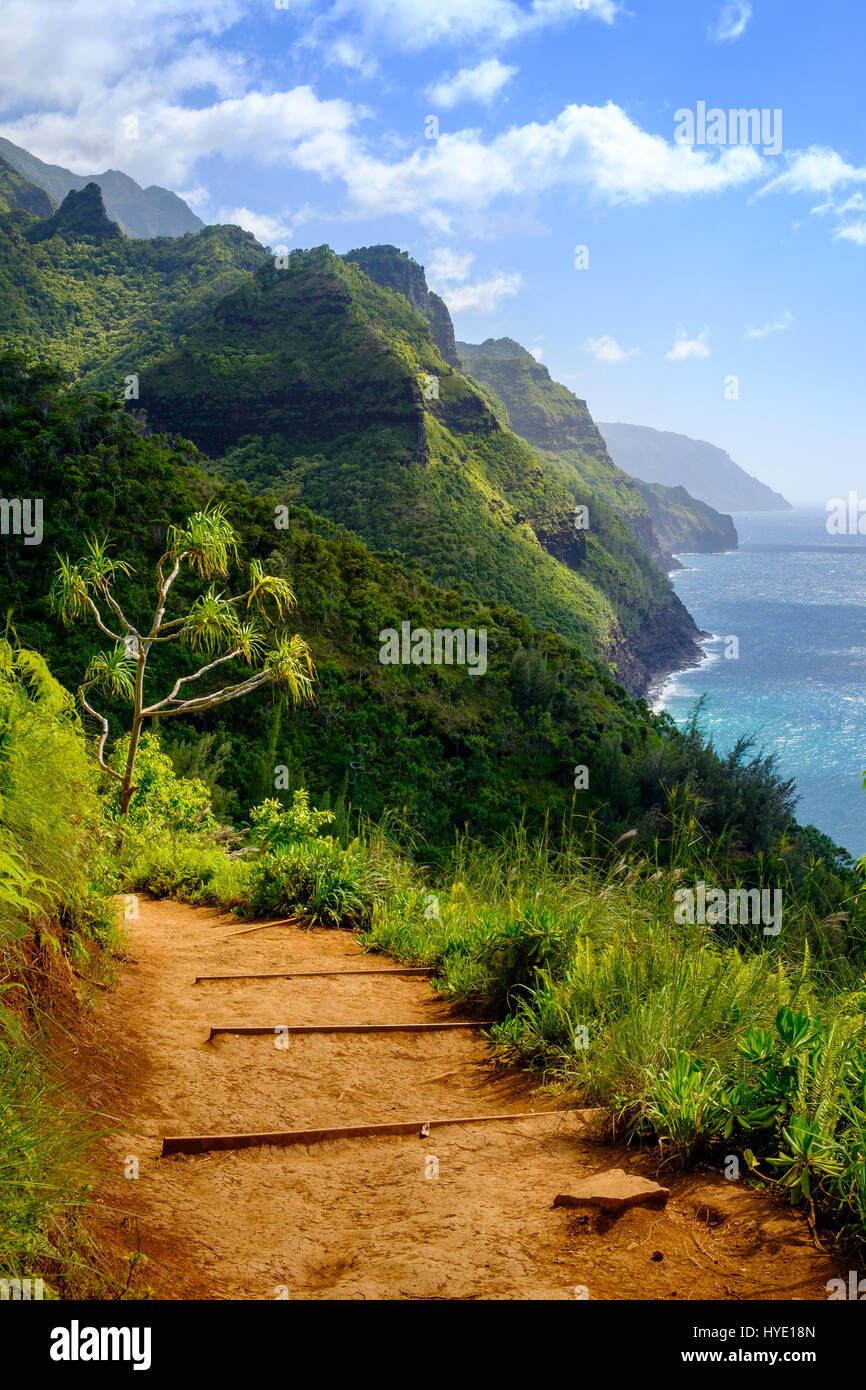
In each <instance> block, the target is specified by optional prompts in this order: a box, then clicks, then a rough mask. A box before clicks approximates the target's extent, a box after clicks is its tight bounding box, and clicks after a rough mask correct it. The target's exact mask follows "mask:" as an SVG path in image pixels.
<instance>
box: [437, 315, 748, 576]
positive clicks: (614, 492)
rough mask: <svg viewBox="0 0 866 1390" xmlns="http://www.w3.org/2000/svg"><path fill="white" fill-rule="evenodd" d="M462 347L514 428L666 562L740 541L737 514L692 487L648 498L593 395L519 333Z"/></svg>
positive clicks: (464, 357) (462, 354) (467, 367)
mask: <svg viewBox="0 0 866 1390" xmlns="http://www.w3.org/2000/svg"><path fill="white" fill-rule="evenodd" d="M457 347H458V351H459V353H460V357H461V360H462V363H463V367H464V370H465V371H467V372H469V374H470V375H471V376H472V377H474V378H476V379H477V380H478V381H481V382H484V384H485V385H487V386H488V387H489V388H490V389H491V390H492V391H494V392H495V393H496V395H497V396H498V397H499V398H500V400H502V401H503V402H504V404H505V407H506V409H507V411H508V421H509V424H510V425H511V428H512V429H513V430H514V431H515V432H516V433H517V434H519V435H522V436H523V438H524V439H528V440H529V442H530V443H531V444H534V445H535V446H536V448H538V449H542V450H544V452H545V454H546V455H547V457H548V458H549V459H550V460H551V462H554V463H555V464H557V465H558V466H559V467H560V468H561V469H562V470H563V472H564V475H565V476H566V477H569V476H573V477H576V478H578V479H579V480H580V481H581V482H582V483H583V484H584V485H586V486H587V487H591V488H592V489H593V490H594V491H595V492H596V493H597V494H598V495H599V496H600V497H602V498H603V499H604V501H605V502H606V503H607V504H608V506H609V507H611V508H612V509H613V511H615V512H616V513H617V515H618V516H621V517H622V518H623V520H624V521H626V522H627V523H628V525H629V526H630V527H631V529H632V531H633V532H634V534H635V536H636V537H637V539H638V540H639V541H640V543H641V545H642V546H643V548H644V550H646V552H647V554H648V555H650V556H652V558H653V559H654V560H655V561H656V562H657V563H658V564H660V565H662V566H663V568H665V569H670V568H672V567H674V566H675V565H676V561H675V560H674V559H673V555H674V553H675V552H676V551H687V550H703V551H716V550H727V549H730V548H731V547H732V544H733V546H736V532H734V531H733V524H732V523H731V521H730V518H729V517H725V516H721V515H719V514H718V513H714V512H713V511H712V509H710V508H708V507H706V506H705V505H702V504H700V503H694V504H693V503H692V499H691V498H690V497H689V496H688V495H687V494H686V493H685V492H681V493H680V494H679V495H678V496H677V497H676V499H674V498H672V497H668V496H667V495H666V494H665V493H664V492H662V491H657V492H655V493H653V494H652V499H650V498H649V497H647V496H646V495H645V493H644V491H643V489H642V487H641V486H640V484H639V482H637V481H636V480H635V478H633V477H631V476H629V474H630V471H631V470H624V469H622V468H619V467H617V466H616V464H615V463H614V462H613V460H612V459H611V457H610V455H609V453H608V451H607V447H606V445H605V441H604V439H603V438H602V436H601V434H600V432H599V429H598V426H597V425H596V423H595V421H594V420H593V418H592V416H591V415H590V413H589V410H588V408H587V405H586V401H582V400H579V399H578V397H577V396H575V395H574V394H573V392H571V391H569V390H568V388H567V387H566V386H563V385H562V384H561V383H560V382H557V381H554V380H553V379H552V377H551V375H550V372H549V371H548V370H547V368H546V367H545V366H544V365H543V364H542V363H540V362H536V360H535V358H534V357H533V356H532V354H531V353H529V352H527V350H526V348H524V347H521V345H520V344H519V343H516V342H515V341H514V340H513V339H512V338H498V339H494V338H488V339H487V340H486V341H485V342H483V343H480V344H474V343H462V342H461V343H458V345H457ZM732 533H733V540H732Z"/></svg>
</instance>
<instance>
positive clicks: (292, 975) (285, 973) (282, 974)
mask: <svg viewBox="0 0 866 1390" xmlns="http://www.w3.org/2000/svg"><path fill="white" fill-rule="evenodd" d="M432 973H433V967H432V965H413V966H407V967H406V969H405V970H403V969H400V970H381V969H380V970H261V971H258V972H255V973H253V974H251V975H196V977H195V982H196V984H197V985H199V984H201V983H202V981H203V980H314V979H317V978H319V977H322V978H326V977H328V976H335V975H432Z"/></svg>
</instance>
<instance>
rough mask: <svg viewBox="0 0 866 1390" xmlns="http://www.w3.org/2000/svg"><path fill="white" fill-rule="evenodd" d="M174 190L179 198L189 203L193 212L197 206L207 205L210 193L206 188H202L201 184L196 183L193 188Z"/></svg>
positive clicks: (203, 206)
mask: <svg viewBox="0 0 866 1390" xmlns="http://www.w3.org/2000/svg"><path fill="white" fill-rule="evenodd" d="M175 191H176V192H177V196H178V197H179V198H183V201H184V202H185V203H189V205H190V207H191V208H192V210H193V212H195V211H196V209H197V208H205V207H207V205H208V203H209V202H210V193H209V192H208V190H207V189H206V188H203V187H202V186H201V184H197V185H196V187H195V188H183V189H180V188H178V189H176V190H175Z"/></svg>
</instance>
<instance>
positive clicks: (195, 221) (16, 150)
mask: <svg viewBox="0 0 866 1390" xmlns="http://www.w3.org/2000/svg"><path fill="white" fill-rule="evenodd" d="M0 155H2V156H3V158H4V159H5V160H7V161H8V163H9V164H11V165H12V167H13V168H14V169H16V170H17V171H18V172H19V174H23V176H24V178H25V179H27V180H28V181H29V182H30V183H31V184H35V185H36V187H37V188H41V189H44V191H45V192H46V193H48V194H49V195H50V196H51V199H52V200H53V201H54V202H55V203H60V202H62V201H63V199H64V198H65V197H66V195H67V193H69V192H70V191H71V190H73V189H74V190H75V191H76V192H80V190H81V189H82V188H85V187H86V186H87V184H89V183H95V184H97V185H98V186H99V188H100V189H101V190H102V196H103V198H104V200H105V208H106V211H107V213H108V216H109V217H110V218H111V220H112V221H113V222H116V223H117V224H118V226H119V227H120V228H121V230H122V231H124V232H125V233H126V235H127V236H130V237H160V236H170V237H180V236H185V235H186V233H187V232H198V231H201V229H202V227H203V226H204V223H203V222H202V220H201V218H200V217H196V215H195V213H194V212H193V211H192V210H191V209H190V208H189V207H187V205H186V203H185V202H184V201H183V199H182V198H179V197H178V195H177V194H176V193H172V192H171V191H170V190H169V189H168V188H160V187H159V185H158V184H151V185H150V187H149V188H142V187H141V185H140V184H137V183H136V182H135V179H131V178H130V177H129V175H128V174H124V173H122V172H121V171H120V170H119V169H106V170H105V172H104V173H102V174H73V173H72V172H71V170H69V169H64V168H63V167H62V165H60V164H46V163H44V162H43V160H41V159H37V157H36V155H34V154H30V152H29V151H28V150H24V149H22V148H21V146H20V145H13V143H12V141H11V140H6V139H4V138H3V137H2V136H0ZM19 206H20V205H19ZM31 210H34V211H35V209H28V211H31ZM37 215H38V216H40V217H44V216H46V214H45V213H44V212H38V213H37Z"/></svg>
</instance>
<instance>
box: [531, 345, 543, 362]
mask: <svg viewBox="0 0 866 1390" xmlns="http://www.w3.org/2000/svg"><path fill="white" fill-rule="evenodd" d="M529 355H530V357H534V358H535V360H536V362H543V361H544V348H540V347H534V348H530V349H529Z"/></svg>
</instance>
